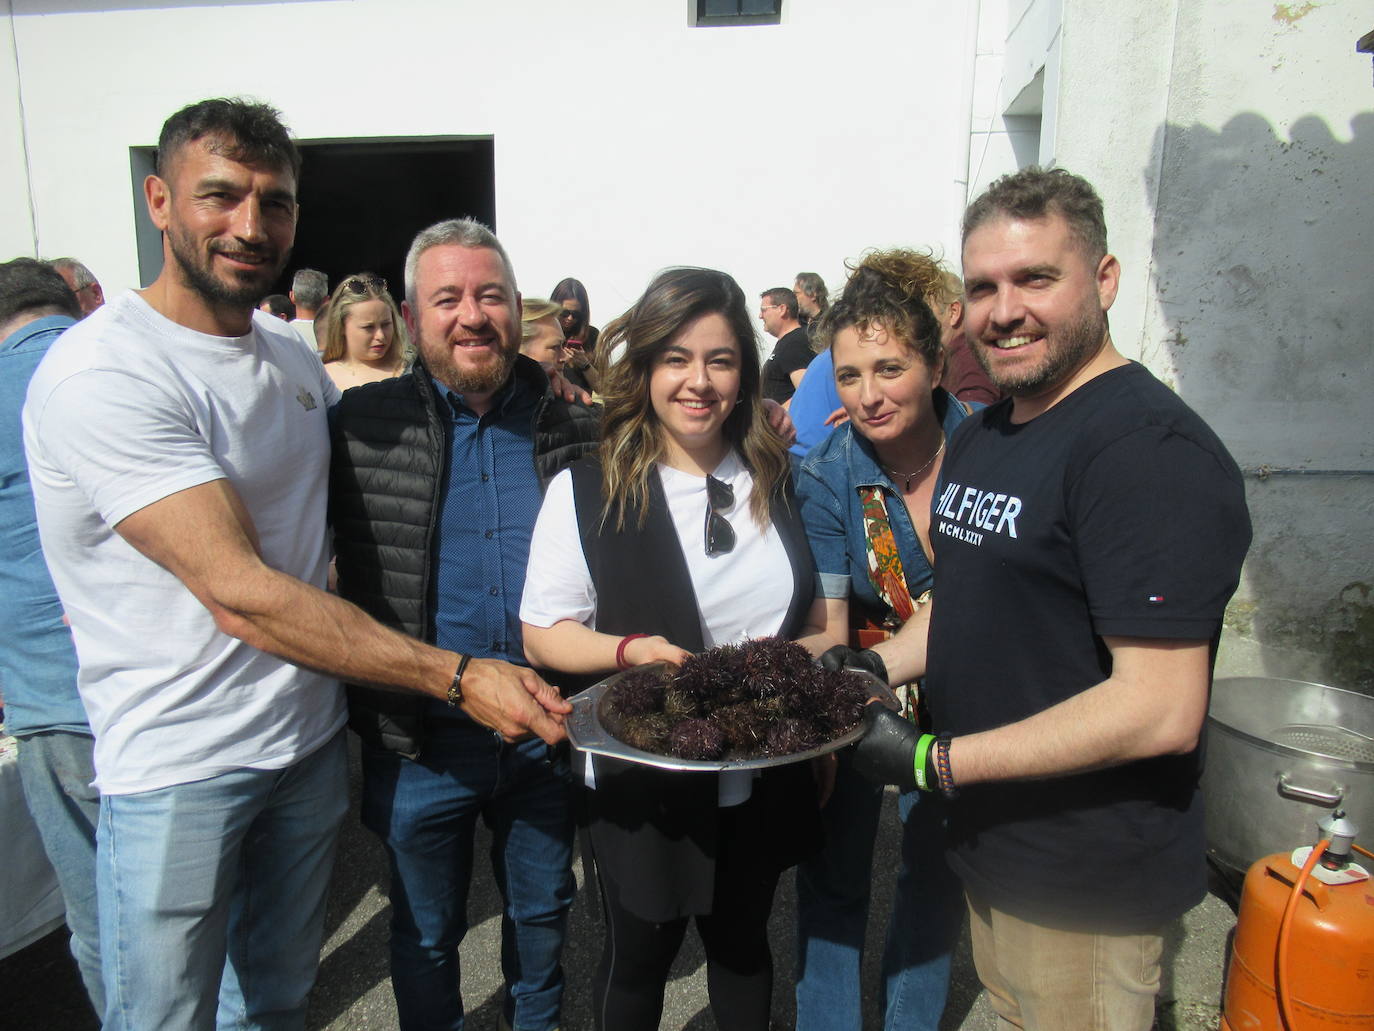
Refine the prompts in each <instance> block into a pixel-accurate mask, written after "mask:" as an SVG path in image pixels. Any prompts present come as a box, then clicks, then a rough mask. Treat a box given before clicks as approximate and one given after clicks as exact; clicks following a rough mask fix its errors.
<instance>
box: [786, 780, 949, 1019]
mask: <svg viewBox="0 0 1374 1031" xmlns="http://www.w3.org/2000/svg"><path fill="white" fill-rule="evenodd" d="M882 801H883V795H882V789H881V788H880V787H877V786H876V785H874V784H871V783H870V782H868V781H867V780H865V779H864V778H863V777H861V776H859V775H858V774H857V773H855V772H854V771H853V769H852V767H851V766H850V760H849V756H848V755H847V754H845V755H842V756H841V757H840V761H839V768H838V770H837V772H836V777H835V792H834V794H833V795H832V796H831V799H830V801H829V802H828V803H827V804H826V807H825V809H823V810H822V811H821V817H822V819H823V820H824V822H825V832H826V844H825V848H824V849H823V850H822V851H821V852H820V854H819V855H817V856H815V857H813V858H812V859H810V860H808V861H806V862H804V863H802V864H801V865H800V866H798V867H797V951H798V956H797V1031H860V1028H862V1026H863V1023H862V1006H861V999H862V986H861V984H860V974H861V971H862V968H863V949H864V934H865V929H866V927H867V924H868V898H869V882H870V879H871V876H872V868H873V841H874V838H875V837H876V835H877V830H878V818H879V815H880V812H881V809H882ZM898 812H899V814H900V816H901V820H902V865H901V868H900V870H899V871H898V874H897V884H896V889H895V894H894V897H893V905H892V915H891V917H890V919H889V921H888V928H887V941H886V943H885V947H884V949H883V963H882V971H883V982H884V989H885V993H884V1002H885V1005H884V1011H883V1026H884V1028H886V1029H887V1031H936V1028H938V1027H939V1023H940V1014H941V1013H942V1012H944V1008H945V997H946V995H947V994H948V991H949V968H950V953H951V951H952V949H953V946H954V935H955V933H956V931H957V930H958V920H959V904H960V902H961V901H962V892H961V890H960V887H959V881H958V878H956V877H955V876H954V874H953V872H951V871H950V869H949V866H948V864H946V862H945V859H944V805H943V800H942V799H940V798H939V797H937V796H932V795H924V796H923V795H921V794H920V792H917V791H907V792H903V793H902V794H901V796H900V797H899V799H898Z"/></svg>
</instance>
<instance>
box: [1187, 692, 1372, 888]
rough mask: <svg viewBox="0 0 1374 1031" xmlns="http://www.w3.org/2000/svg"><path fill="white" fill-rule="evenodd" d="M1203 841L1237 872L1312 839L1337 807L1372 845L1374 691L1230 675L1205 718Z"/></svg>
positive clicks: (1364, 842) (1362, 841) (1366, 843)
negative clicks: (1372, 695)
mask: <svg viewBox="0 0 1374 1031" xmlns="http://www.w3.org/2000/svg"><path fill="white" fill-rule="evenodd" d="M1207 727H1208V731H1207V732H1208V738H1207V767H1206V772H1205V773H1204V774H1203V777H1202V789H1203V795H1204V798H1205V800H1206V805H1207V848H1208V851H1209V852H1210V854H1211V856H1212V858H1213V859H1214V860H1215V861H1217V862H1218V863H1220V864H1221V865H1222V866H1223V867H1226V868H1228V869H1230V870H1232V871H1236V872H1240V873H1243V872H1244V871H1245V870H1247V869H1248V868H1249V867H1250V864H1252V863H1253V862H1254V861H1255V860H1256V859H1259V858H1260V857H1261V856H1266V855H1269V854H1271V853H1273V852H1283V851H1287V850H1290V849H1293V848H1297V847H1298V846H1299V845H1304V844H1309V845H1310V844H1312V843H1313V842H1314V841H1315V840H1316V837H1317V830H1316V824H1317V821H1318V820H1320V819H1321V818H1322V817H1323V816H1324V815H1326V814H1327V813H1330V812H1331V811H1332V810H1333V809H1336V808H1340V809H1343V810H1345V812H1346V813H1347V814H1348V815H1349V817H1350V818H1351V819H1352V820H1354V821H1355V823H1356V824H1357V825H1358V826H1359V828H1360V831H1361V834H1360V839H1359V840H1360V844H1362V845H1364V846H1365V847H1366V848H1370V847H1371V846H1374V698H1370V697H1368V696H1366V695H1362V694H1358V693H1356V692H1354V691H1344V690H1341V689H1340V688H1336V687H1324V686H1322V685H1321V684H1306V683H1303V682H1301V681H1297V680H1277V679H1274V678H1272V677H1227V678H1223V679H1221V680H1218V681H1216V683H1215V684H1214V685H1213V687H1212V705H1211V711H1210V713H1209V715H1208V718H1207Z"/></svg>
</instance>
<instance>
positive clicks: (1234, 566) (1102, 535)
mask: <svg viewBox="0 0 1374 1031" xmlns="http://www.w3.org/2000/svg"><path fill="white" fill-rule="evenodd" d="M1010 415H1011V403H1010V401H1004V402H1002V403H1000V404H997V405H994V406H993V407H991V408H988V409H987V410H985V411H983V412H980V413H977V414H976V415H975V416H974V417H973V418H970V419H968V420H967V421H966V422H965V423H964V425H963V426H961V427H960V430H959V432H958V433H957V434H956V435H955V436H954V437H953V438H952V439H951V441H950V444H949V451H948V454H947V456H946V458H945V464H944V468H943V470H942V483H941V486H940V488H939V490H938V491H937V497H936V501H935V508H934V513H933V516H932V521H931V540H932V542H933V543H934V548H935V598H936V599H937V604H936V606H935V608H934V612H933V617H932V618H933V623H932V627H931V635H930V655H929V663H928V676H927V682H926V689H927V692H928V698H929V700H930V708H931V714H932V716H933V718H934V721H935V726H936V727H937V729H939V730H941V731H945V732H949V733H952V734H955V735H959V734H967V733H972V732H976V731H980V730H987V729H990V728H993V727H998V726H1002V725H1004V724H1007V723H1012V722H1015V721H1017V720H1020V719H1024V718H1025V717H1027V716H1030V715H1032V714H1034V713H1037V712H1040V711H1042V710H1044V709H1047V708H1049V707H1050V706H1052V705H1054V704H1056V703H1057V702H1060V701H1063V700H1064V699H1066V698H1068V697H1070V696H1072V695H1075V694H1077V693H1079V692H1081V691H1084V690H1086V689H1087V688H1090V687H1092V686H1093V685H1095V684H1098V683H1100V682H1101V681H1103V680H1105V679H1106V678H1107V677H1108V676H1109V675H1110V672H1111V660H1110V654H1109V652H1108V651H1107V648H1106V646H1105V644H1104V643H1103V638H1104V637H1107V636H1123V637H1144V638H1164V639H1179V640H1201V641H1211V642H1212V645H1213V648H1215V642H1216V638H1217V635H1218V634H1219V631H1220V626H1221V619H1222V615H1223V612H1224V610H1225V607H1226V603H1227V601H1228V600H1229V599H1230V597H1231V595H1232V593H1233V592H1234V591H1235V588H1236V585H1237V583H1238V581H1239V576H1240V566H1241V562H1242V560H1243V559H1244V557H1245V552H1246V549H1247V548H1248V547H1249V543H1250V520H1249V515H1248V513H1247V510H1246V506H1245V491H1244V486H1243V484H1242V481H1241V475H1240V470H1239V469H1238V468H1237V467H1236V464H1235V462H1234V461H1233V460H1232V458H1231V456H1230V455H1229V454H1228V453H1227V451H1226V448H1225V447H1224V446H1223V445H1222V443H1221V441H1220V440H1219V439H1218V438H1217V436H1216V435H1215V434H1214V433H1213V432H1212V431H1211V429H1209V428H1208V426H1207V425H1206V424H1205V423H1204V422H1203V421H1202V419H1201V418H1199V417H1198V416H1197V415H1196V413H1194V412H1193V411H1192V410H1191V409H1189V408H1188V407H1187V406H1186V405H1185V404H1184V403H1183V402H1182V401H1181V400H1180V399H1179V398H1178V397H1177V396H1176V395H1175V394H1174V393H1172V392H1171V391H1170V390H1169V389H1168V388H1166V387H1165V386H1163V385H1162V384H1161V383H1159V382H1158V381H1157V380H1156V379H1155V378H1154V377H1153V376H1152V375H1151V374H1150V373H1149V372H1148V371H1147V370H1146V369H1145V368H1144V367H1142V366H1140V365H1137V364H1135V363H1131V364H1129V365H1126V366H1123V367H1120V368H1117V369H1113V370H1111V371H1109V372H1107V373H1105V374H1103V375H1101V376H1099V377H1097V378H1096V379H1093V380H1091V381H1089V382H1088V383H1087V384H1085V385H1084V386H1082V387H1081V388H1079V389H1078V390H1077V391H1075V392H1074V393H1073V394H1071V395H1070V396H1069V397H1067V398H1065V399H1064V400H1063V401H1061V402H1060V403H1059V404H1057V405H1055V406H1054V407H1053V408H1051V409H1049V410H1048V411H1047V412H1045V413H1044V414H1042V415H1040V416H1039V417H1037V418H1035V419H1033V420H1031V421H1030V422H1027V423H1024V424H1020V425H1015V424H1013V423H1012V422H1011V421H1010ZM1160 689H1161V690H1168V685H1167V684H1161V685H1160ZM1200 767H1201V751H1200V749H1199V750H1198V751H1197V752H1194V753H1193V754H1190V755H1185V756H1163V757H1158V758H1154V759H1149V760H1145V761H1141V762H1134V763H1129V764H1127V765H1124V766H1119V767H1115V768H1113V769H1108V770H1101V771H1096V772H1093V773H1087V774H1081V775H1077V776H1072V777H1062V778H1055V779H1049V780H1039V781H1026V782H1013V783H999V784H987V785H975V786H972V787H969V788H968V789H966V790H965V791H964V792H963V793H962V794H961V796H960V798H959V799H958V800H956V801H955V802H954V803H953V804H952V806H951V807H950V835H951V845H952V848H953V853H952V857H951V862H952V864H953V865H954V867H955V868H956V870H957V871H958V873H959V874H960V876H961V877H962V878H963V879H964V881H965V883H966V885H967V886H968V888H969V889H970V891H971V892H972V893H974V894H975V895H978V896H980V897H981V898H982V899H983V900H984V901H986V902H988V903H990V904H991V905H993V906H995V907H997V908H999V909H1005V910H1007V911H1010V912H1013V913H1016V914H1017V915H1021V916H1024V917H1026V918H1028V919H1035V920H1040V921H1049V922H1058V923H1064V924H1077V923H1087V924H1090V925H1092V926H1095V927H1098V928H1110V929H1121V930H1143V929H1146V928H1150V927H1155V926H1158V925H1159V924H1161V923H1163V922H1164V921H1167V920H1168V919H1170V918H1172V917H1174V916H1176V915H1178V914H1179V913H1182V912H1183V911H1185V910H1186V909H1188V908H1189V907H1190V906H1192V905H1193V904H1195V903H1196V902H1197V901H1198V900H1199V899H1200V898H1201V897H1202V895H1203V892H1204V890H1205V869H1204V864H1203V856H1204V843H1203V828H1202V806H1201V799H1200V798H1199V797H1198V794H1197V790H1196V788H1197V780H1198V775H1199V772H1200Z"/></svg>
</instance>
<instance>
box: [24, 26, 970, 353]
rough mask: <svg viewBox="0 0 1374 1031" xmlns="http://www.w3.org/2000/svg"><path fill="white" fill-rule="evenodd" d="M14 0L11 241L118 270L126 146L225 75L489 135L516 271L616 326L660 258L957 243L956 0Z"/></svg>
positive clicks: (298, 117) (827, 268)
mask: <svg viewBox="0 0 1374 1031" xmlns="http://www.w3.org/2000/svg"><path fill="white" fill-rule="evenodd" d="M13 9H14V18H13V24H14V38H15V46H16V50H17V55H18V59H17V69H18V76H19V78H20V80H21V82H22V88H23V98H24V118H25V123H26V124H27V126H28V130H29V137H30V141H31V152H30V156H31V168H32V183H33V189H34V194H35V198H36V207H37V218H36V222H37V229H38V239H37V241H36V243H35V241H34V240H33V237H32V233H31V232H30V230H29V228H28V226H27V216H25V217H23V218H21V217H19V216H20V215H21V214H22V210H21V208H20V207H16V206H15V200H16V198H15V197H14V196H13V194H14V193H15V192H16V191H11V190H6V191H3V192H4V193H5V194H6V196H5V197H4V199H3V201H0V203H3V204H4V205H5V207H4V208H3V215H4V220H3V225H2V226H0V253H6V254H10V255H15V254H23V253H33V252H34V251H35V249H36V250H37V251H39V252H41V253H42V254H44V255H53V254H59V253H72V254H76V255H79V256H80V257H81V258H82V259H83V260H85V261H86V263H87V264H89V265H90V266H91V268H92V269H93V270H95V271H96V273H97V275H98V276H99V277H100V278H101V280H102V281H103V282H104V283H105V284H106V287H107V292H109V290H110V288H115V289H117V288H120V287H123V286H129V285H135V284H136V280H137V264H136V256H135V248H134V242H133V233H132V215H131V208H130V205H131V200H130V198H131V183H130V172H129V157H128V149H129V147H130V146H137V145H150V144H152V143H154V142H155V141H156V136H157V133H158V130H159V128H160V126H161V123H162V121H163V119H164V118H165V117H166V116H167V115H169V114H170V113H171V112H172V111H174V110H176V109H177V108H178V107H180V106H182V105H183V104H185V103H188V102H190V101H194V100H197V99H200V98H202V97H206V96H214V95H221V94H238V93H246V94H250V95H254V96H258V97H261V98H263V99H265V100H268V101H270V102H271V103H273V104H275V105H277V106H278V107H279V108H281V109H282V111H283V112H284V114H285V116H286V118H287V120H288V122H289V123H290V125H291V126H292V128H293V129H294V131H295V132H296V134H297V135H298V136H299V137H301V138H302V139H312V138H331V137H334V138H337V137H345V138H349V137H369V136H424V135H463V134H491V135H493V136H494V139H495V154H496V201H497V222H498V230H499V233H500V235H501V237H502V240H503V242H504V243H505V244H506V246H507V247H508V248H509V250H510V252H511V255H512V258H513V260H514V263H515V266H516V271H517V274H518V276H519V279H520V282H521V286H522V288H523V289H524V290H525V291H526V292H527V293H529V294H531V295H536V294H544V293H547V292H548V290H550V289H551V288H552V287H553V285H554V283H555V282H557V281H558V280H559V279H561V278H562V277H563V276H566V275H576V276H578V277H579V278H581V279H582V280H583V281H584V282H585V283H586V284H587V287H588V290H589V292H590V295H591V301H592V308H593V313H594V315H595V316H596V321H598V322H599V323H603V324H604V322H605V321H606V320H607V319H609V318H610V317H611V316H612V315H613V314H615V313H617V312H619V311H620V310H622V309H623V308H624V307H625V306H626V305H628V303H629V302H631V301H632V300H633V299H634V297H635V296H637V295H638V293H639V292H640V291H641V290H642V289H643V287H644V286H645V285H646V283H647V281H648V279H649V277H650V276H651V275H652V273H653V272H654V271H656V270H657V269H659V268H661V267H663V266H666V265H670V264H683V263H695V264H704V265H710V266H714V267H718V268H722V269H725V270H727V271H729V272H731V273H732V274H734V275H735V276H736V278H738V279H739V281H740V283H741V285H742V286H743V287H744V288H745V290H746V291H748V292H750V293H751V294H757V293H758V292H759V291H762V290H764V289H766V288H768V287H770V286H776V285H788V286H790V285H791V282H792V277H793V275H794V274H795V273H796V272H798V271H801V270H808V271H817V272H820V273H821V274H822V275H823V276H824V277H825V278H826V279H827V281H828V282H829V283H830V284H831V287H832V289H835V288H838V287H839V286H841V285H842V283H843V277H844V269H843V262H844V259H845V258H846V257H852V256H855V255H857V254H858V253H860V252H861V251H862V250H863V249H865V248H867V247H872V246H884V245H892V244H897V243H903V244H932V245H941V246H949V245H951V244H953V243H954V242H955V241H953V240H951V239H950V238H949V233H950V231H951V229H952V226H953V225H954V223H955V220H954V218H952V217H951V209H952V208H953V207H954V205H953V204H952V203H951V183H953V182H955V181H956V180H957V179H959V178H960V176H961V175H962V159H963V155H964V153H965V146H964V139H965V135H964V133H965V130H964V122H963V121H961V118H960V113H961V111H960V105H959V104H958V103H957V102H951V101H950V99H949V97H950V96H951V93H953V94H954V95H955V96H957V94H958V89H957V87H958V86H959V84H962V83H963V82H964V81H965V80H966V78H967V73H966V69H965V65H966V64H967V63H968V61H969V60H971V49H972V48H971V46H970V45H969V43H968V41H966V40H965V38H964V37H965V33H966V32H967V31H968V19H967V17H966V14H965V12H964V11H963V10H962V9H960V8H959V5H957V4H955V5H951V4H947V3H942V2H937V0H849V2H846V3H843V4H839V3H834V2H830V0H787V2H786V3H785V5H784V23H783V24H782V25H778V26H760V27H744V28H701V29H698V28H691V27H689V25H688V17H687V14H688V3H687V0H652V2H649V0H597V2H596V3H593V4H569V3H566V2H563V0H508V2H503V3H489V2H476V0H336V2H279V3H246V2H243V0H239V2H237V3H234V2H230V3H227V4H223V5H218V6H206V5H201V4H195V3H189V2H184V0H180V2H179V0H159V2H158V3H157V5H156V6H152V5H146V6H145V5H143V4H139V3H137V2H134V0H123V2H110V3H99V2H96V0H13ZM4 72H5V69H4V65H3V59H0V91H3V94H4V95H3V100H0V141H3V143H4V145H5V147H6V151H7V157H8V151H9V149H10V148H9V140H10V138H11V137H13V136H15V135H16V132H17V129H16V128H15V127H14V126H13V125H12V123H13V121H14V120H15V116H13V115H11V114H10V113H9V112H8V110H7V107H6V106H5V105H10V104H12V103H13V98H14V96H15V95H16V90H15V89H13V88H5V87H6V83H5V81H4V79H3V75H4ZM951 84H954V87H955V88H954V89H953V90H952V89H951ZM578 132H581V134H582V136H581V145H580V146H579V147H577V148H576V150H575V154H576V157H575V158H570V157H569V156H568V151H567V150H566V149H565V145H566V141H567V140H568V139H569V137H570V136H571V137H573V138H576V133H578ZM6 181H7V182H9V181H11V180H9V179H7V180H6ZM378 203H385V198H379V199H378ZM765 344H766V345H771V341H768V340H765Z"/></svg>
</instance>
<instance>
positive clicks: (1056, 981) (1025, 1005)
mask: <svg viewBox="0 0 1374 1031" xmlns="http://www.w3.org/2000/svg"><path fill="white" fill-rule="evenodd" d="M966 898H967V901H968V911H969V930H970V936H971V938H972V940H973V961H974V964H975V965H976V966H977V968H978V977H979V979H980V980H981V981H982V982H983V987H985V988H986V989H987V990H988V993H989V995H990V996H991V1000H992V1008H993V1009H994V1010H995V1011H996V1013H997V1017H998V1021H997V1026H998V1028H999V1029H1003V1031H1005V1029H1006V1028H1022V1029H1024V1031H1149V1029H1150V1027H1151V1026H1152V1025H1153V1024H1154V1016H1155V996H1156V995H1157V994H1158V993H1159V959H1160V954H1161V952H1162V951H1163V948H1164V938H1163V935H1162V934H1159V933H1153V934H1131V935H1108V934H1090V933H1083V932H1075V931H1058V930H1053V929H1051V928H1048V927H1041V926H1039V925H1037V924H1032V923H1027V922H1026V921H1024V920H1020V919H1017V918H1016V917H1014V916H1011V915H1009V914H1007V913H1004V912H1002V911H1001V910H997V909H993V908H992V907H991V906H988V905H985V904H983V903H980V902H979V901H978V900H977V899H975V898H974V897H973V896H972V895H967V896H966Z"/></svg>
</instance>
